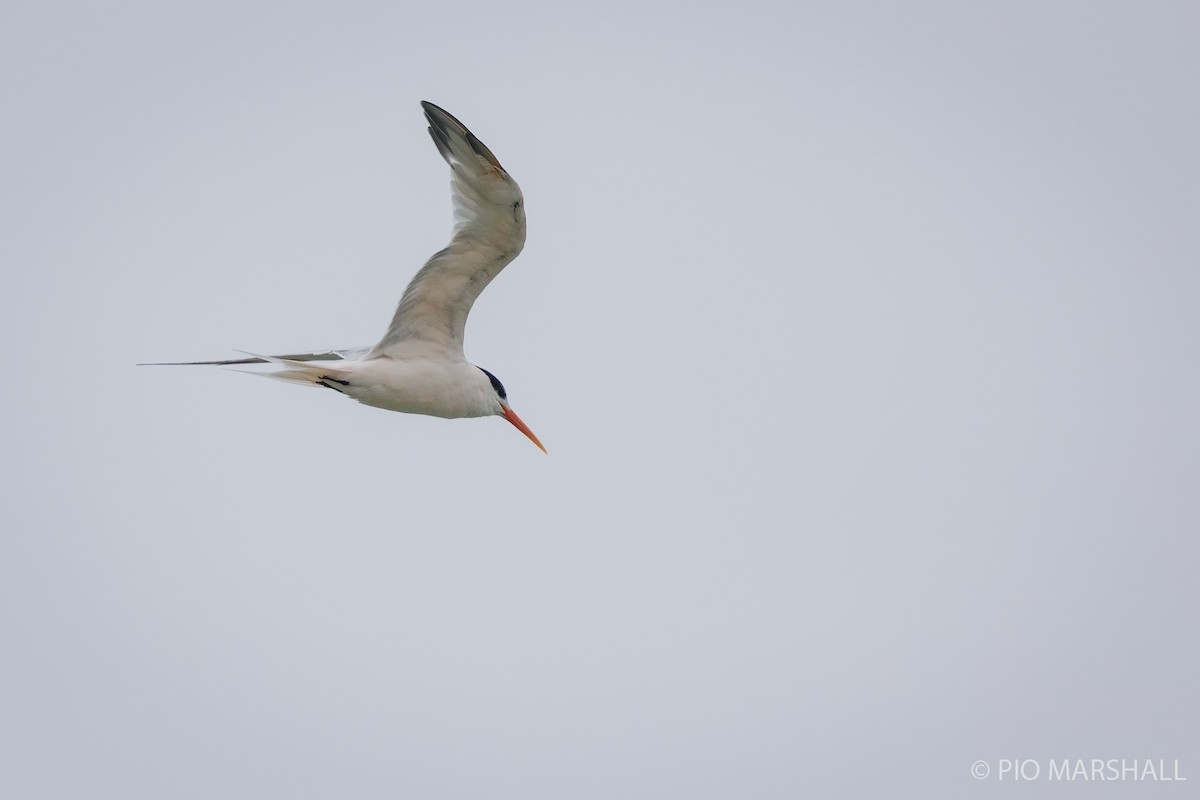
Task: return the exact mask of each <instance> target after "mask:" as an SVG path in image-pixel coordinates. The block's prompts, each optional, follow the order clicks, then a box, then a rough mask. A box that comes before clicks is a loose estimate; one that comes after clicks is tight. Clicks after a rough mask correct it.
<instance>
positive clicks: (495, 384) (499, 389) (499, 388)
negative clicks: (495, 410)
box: [475, 366, 508, 400]
mask: <svg viewBox="0 0 1200 800" xmlns="http://www.w3.org/2000/svg"><path fill="white" fill-rule="evenodd" d="M475 369H477V370H479V371H480V372H482V373H483V374H484V375H487V376H488V380H489V381H491V382H492V388H493V389H495V390H496V394H498V395H500V399H501V400H507V399H508V392H506V391H504V384H503V383H501V382H500V379H499V378H497V377H496V376H495V375H493V374H492V373H490V372H488V371H487V370H486V369H484V368H483V367H478V366H477V367H475Z"/></svg>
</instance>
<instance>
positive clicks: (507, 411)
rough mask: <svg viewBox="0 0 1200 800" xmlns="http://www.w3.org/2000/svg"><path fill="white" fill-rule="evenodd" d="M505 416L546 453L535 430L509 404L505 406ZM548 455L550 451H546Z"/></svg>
mask: <svg viewBox="0 0 1200 800" xmlns="http://www.w3.org/2000/svg"><path fill="white" fill-rule="evenodd" d="M504 418H505V419H506V420H508V421H509V422H511V423H512V424H513V425H514V426H516V429H517V430H519V431H520V432H521V433H523V434H525V435H526V436H528V437H529V439H530V441H532V442H533V443H534V444H536V445H537V446H538V447H539V448H540V449H541V451H542V452H543V453H546V448H545V447H543V446H542V443H541V442H539V441H538V438H537V437H536V436H534V435H533V431H531V430H529V426H528V425H526V424H525V423H524V422H522V421H521V418H520V417H518V416H517V412H515V411H513V410H512V409H511V408H509V407H508V406H505V407H504ZM546 455H549V453H546Z"/></svg>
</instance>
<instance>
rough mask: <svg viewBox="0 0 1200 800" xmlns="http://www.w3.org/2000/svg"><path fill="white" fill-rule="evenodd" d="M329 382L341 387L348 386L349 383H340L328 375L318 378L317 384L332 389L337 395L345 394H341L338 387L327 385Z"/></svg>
mask: <svg viewBox="0 0 1200 800" xmlns="http://www.w3.org/2000/svg"><path fill="white" fill-rule="evenodd" d="M329 381H333V383H340V384H341V385H342V386H349V385H350V381H340V380H338V379H337V378H333V377H330V376H329V375H322V376H321V377H320V379H319V380H318V383H320V384H321V385H322V386H324V387H325V388H326V389H333V390H334V391H335V392H337V393H338V394H345V392H343V391H342V390H341V389H339V388H338V387H336V386H334V385H333V384H332V383H329Z"/></svg>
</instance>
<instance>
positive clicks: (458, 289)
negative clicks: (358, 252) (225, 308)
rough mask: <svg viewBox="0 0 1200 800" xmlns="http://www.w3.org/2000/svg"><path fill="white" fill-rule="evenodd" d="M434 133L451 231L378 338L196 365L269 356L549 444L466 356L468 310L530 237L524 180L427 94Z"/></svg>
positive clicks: (302, 374) (380, 397)
mask: <svg viewBox="0 0 1200 800" xmlns="http://www.w3.org/2000/svg"><path fill="white" fill-rule="evenodd" d="M421 106H422V108H424V110H425V117H426V119H428V121H429V133H430V135H431V136H432V137H433V141H434V144H436V145H437V148H438V151H439V152H440V153H441V154H442V157H443V158H445V159H446V162H447V163H448V164H449V165H450V170H451V176H452V179H451V194H452V197H453V200H454V219H455V226H454V235H453V237H452V238H451V240H450V244H449V245H448V246H447V247H446V248H445V249H443V250H441V251H439V252H438V253H436V254H434V256H433V257H432V258H430V259H429V261H428V262H427V263H426V264H425V266H424V267H422V268H421V269H420V271H418V272H417V274H416V275H415V276H414V277H413V279H412V281H411V282H410V283H409V285H408V288H407V289H406V290H405V292H404V295H403V297H401V298H400V303H399V305H398V306H397V308H396V313H395V315H394V316H393V317H392V322H391V325H389V326H388V330H387V332H386V333H385V334H384V336H383V338H382V339H381V340H380V341H379V343H378V344H376V345H375V346H374V347H370V348H365V347H364V348H355V349H352V350H336V351H334V350H328V351H322V352H319V353H305V354H299V355H288V356H258V355H251V356H250V357H249V358H241V359H232V360H226V361H199V362H187V363H189V364H220V365H233V364H252V363H270V364H273V365H275V366H277V367H279V369H277V370H275V371H273V372H270V373H264V374H267V375H269V376H270V377H273V378H278V379H280V380H284V381H288V382H291V383H300V384H305V385H310V386H324V387H326V388H329V389H334V390H335V391H337V392H340V393H341V394H344V395H346V396H348V397H352V398H354V399H355V400H357V401H359V402H360V403H363V404H365V405H369V406H375V407H377V408H384V409H387V410H389V411H400V412H403V413H408V414H426V415H429V416H434V417H445V418H449V419H457V418H462V417H486V416H493V415H495V416H503V417H504V418H505V419H507V420H508V421H509V422H511V423H512V424H513V425H515V426H516V427H517V428H518V429H519V430H521V432H522V433H524V434H525V435H526V436H528V437H529V438H530V439H531V440H533V443H534V444H536V445H537V446H538V447H540V448H542V450H545V448H544V447H542V443H541V442H540V441H538V438H537V437H536V436H534V434H533V432H532V431H531V430H529V428H528V427H527V426H526V425H525V423H524V422H522V421H521V419H520V418H519V417H518V416H517V415H516V414H515V413H513V411H512V409H511V408H509V406H508V397H507V394H506V393H505V390H504V386H503V385H501V383H500V381H499V380H497V379H496V377H495V376H494V375H492V374H491V373H490V372H487V371H486V370H484V369H482V368H480V367H477V366H474V365H473V364H471V363H470V362H468V361H467V359H466V357H465V356H464V355H463V335H464V331H465V328H466V322H467V314H468V313H470V310H471V306H472V305H473V304H474V302H475V299H476V298H477V297H479V294H480V292H482V291H483V290H484V288H485V287H486V286H487V285H488V284H489V283H490V282H491V280H492V279H493V278H494V277H496V275H498V274H499V273H500V270H502V269H504V267H505V266H507V265H508V263H509V262H511V261H512V260H513V259H514V258H516V257H517V254H518V253H520V252H521V248H522V247H524V245H525V205H524V198H523V197H522V195H521V189H520V187H518V186H517V183H516V181H514V180H513V179H512V178H511V177H510V176H509V174H508V173H507V172H505V171H504V168H503V167H501V166H500V162H499V161H497V160H496V157H495V156H493V155H492V153H491V151H490V150H488V149H487V147H485V146H484V145H483V143H482V142H480V141H479V140H478V139H477V138H475V136H474V135H473V134H472V133H471V132H470V131H469V130H467V128H466V127H465V126H464V125H463V124H462V123H461V122H459V121H458V120H457V119H455V118H454V117H452V116H451V115H450V114H448V113H447V112H445V111H443V110H442V109H440V108H438V107H437V106H435V105H433V104H432V103H422V104H421Z"/></svg>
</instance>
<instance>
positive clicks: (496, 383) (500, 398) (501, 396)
mask: <svg viewBox="0 0 1200 800" xmlns="http://www.w3.org/2000/svg"><path fill="white" fill-rule="evenodd" d="M476 369H478V370H479V371H480V372H482V373H483V374H484V375H486V376H487V379H488V381H489V382H490V383H491V384H492V391H493V392H495V393H496V401H497V404H498V407H497V410H496V411H495V412H494V413H495V414H496V416H499V417H504V418H505V419H506V420H508V421H509V422H511V423H512V424H513V426H514V427H515V428H516V429H517V430H519V431H520V432H521V433H523V434H525V435H526V436H528V437H529V439H530V441H532V442H533V443H534V444H536V445H537V446H538V448H539V449H540V450H541V451H542V452H543V453H545V452H546V448H545V447H544V446H543V445H542V443H541V442H540V441H538V438H537V436H535V435H534V433H533V431H531V430H529V426H528V425H526V424H525V423H524V422H522V421H521V418H520V417H518V416H517V412H515V411H513V410H512V407H511V406H509V404H508V392H506V391H504V384H503V383H501V382H500V379H499V378H497V377H496V376H495V375H493V374H492V373H490V372H488V371H487V370H486V369H484V368H483V367H476Z"/></svg>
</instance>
